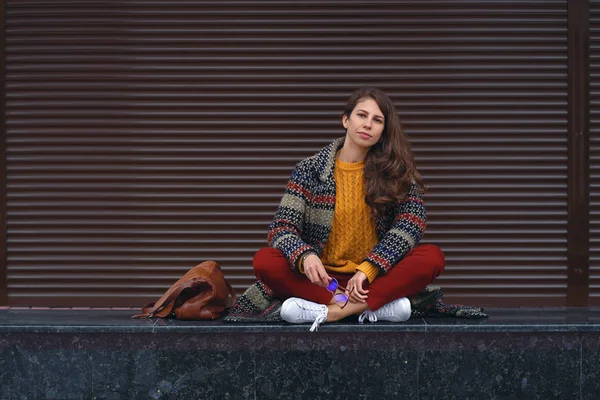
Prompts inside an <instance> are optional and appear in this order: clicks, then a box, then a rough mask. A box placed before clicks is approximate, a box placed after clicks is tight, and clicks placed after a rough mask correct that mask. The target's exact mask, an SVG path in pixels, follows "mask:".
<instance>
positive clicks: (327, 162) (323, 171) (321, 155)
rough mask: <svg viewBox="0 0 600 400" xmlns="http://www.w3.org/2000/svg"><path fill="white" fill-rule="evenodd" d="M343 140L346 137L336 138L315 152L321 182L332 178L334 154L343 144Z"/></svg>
mask: <svg viewBox="0 0 600 400" xmlns="http://www.w3.org/2000/svg"><path fill="white" fill-rule="evenodd" d="M345 140H346V137H341V138H338V139H336V140H334V141H333V142H331V143H330V144H329V145H327V147H325V148H324V149H322V150H321V151H320V152H318V153H317V171H319V179H320V180H321V181H322V182H325V181H327V180H331V179H333V167H334V165H335V154H336V152H337V151H338V149H339V148H340V147H342V146H343V145H344V141H345Z"/></svg>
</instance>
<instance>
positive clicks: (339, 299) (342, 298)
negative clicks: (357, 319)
mask: <svg viewBox="0 0 600 400" xmlns="http://www.w3.org/2000/svg"><path fill="white" fill-rule="evenodd" d="M336 289H340V290H343V291H344V292H346V291H347V289H346V288H345V287H343V286H340V284H339V283H338V281H337V279H335V278H333V279H332V280H331V282H329V285H328V286H327V290H329V291H330V292H331V293H332V294H333V300H334V301H335V303H336V304H337V305H338V306H340V308H344V307H346V304H348V296H346V294H345V293H338V294H335V291H336Z"/></svg>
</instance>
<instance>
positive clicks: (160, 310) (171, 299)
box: [131, 261, 236, 320]
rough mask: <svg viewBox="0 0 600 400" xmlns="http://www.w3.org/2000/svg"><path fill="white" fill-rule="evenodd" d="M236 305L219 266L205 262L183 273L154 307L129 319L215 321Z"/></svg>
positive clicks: (151, 306)
mask: <svg viewBox="0 0 600 400" xmlns="http://www.w3.org/2000/svg"><path fill="white" fill-rule="evenodd" d="M229 295H231V298H230V299H228V298H229ZM235 301H236V296H235V292H234V291H233V288H232V287H231V285H230V284H229V283H228V282H227V281H226V280H225V276H224V275H223V271H221V267H220V266H219V264H217V263H216V262H214V261H205V262H203V263H202V264H199V265H197V266H195V267H194V268H192V269H190V270H189V271H188V272H186V274H185V275H184V276H182V277H181V278H180V279H179V280H178V281H177V282H175V284H174V285H173V286H171V288H170V289H169V290H167V291H166V293H165V294H164V295H163V296H162V297H161V298H160V299H159V300H158V301H157V302H156V303H150V304H147V305H146V306H145V307H143V308H142V312H143V314H137V315H134V316H132V317H131V318H153V317H160V318H167V317H171V318H177V319H185V320H199V319H217V318H220V317H221V314H222V313H223V312H224V311H225V309H226V308H228V307H231V305H232V304H234V303H235Z"/></svg>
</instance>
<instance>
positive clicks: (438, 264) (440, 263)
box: [419, 244, 446, 279]
mask: <svg viewBox="0 0 600 400" xmlns="http://www.w3.org/2000/svg"><path fill="white" fill-rule="evenodd" d="M419 250H420V251H423V252H424V253H425V255H426V257H427V260H428V262H429V264H430V266H431V269H432V272H433V278H434V279H435V278H437V277H438V276H439V275H440V274H441V273H442V272H443V271H444V268H445V267H446V256H444V252H443V251H442V249H440V248H439V247H438V246H436V245H434V244H424V245H422V246H419Z"/></svg>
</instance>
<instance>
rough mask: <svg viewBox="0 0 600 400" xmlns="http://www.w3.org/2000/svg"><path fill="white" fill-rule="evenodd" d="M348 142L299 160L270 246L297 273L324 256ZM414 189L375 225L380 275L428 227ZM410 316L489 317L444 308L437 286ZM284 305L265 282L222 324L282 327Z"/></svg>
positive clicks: (373, 258)
mask: <svg viewBox="0 0 600 400" xmlns="http://www.w3.org/2000/svg"><path fill="white" fill-rule="evenodd" d="M343 143H344V138H340V139H338V140H336V141H334V142H333V143H331V144H330V145H329V146H327V147H325V148H324V149H323V150H321V151H320V152H319V153H317V154H316V155H314V156H313V157H310V158H307V159H306V160H303V161H301V162H300V163H299V164H298V165H297V166H296V169H295V170H294V172H293V174H292V178H291V179H290V181H289V183H288V184H287V187H286V189H285V194H284V196H283V199H282V200H281V204H280V205H279V209H278V210H277V213H276V214H275V218H274V219H273V223H272V224H271V226H270V228H269V235H268V240H269V245H270V246H271V247H274V248H277V249H279V250H281V251H282V252H283V254H284V255H285V256H286V257H287V259H288V262H289V264H290V266H291V267H292V268H294V269H297V266H298V261H299V259H300V257H301V256H302V254H304V253H305V252H307V251H310V250H313V251H316V252H317V253H318V254H321V252H322V251H323V249H324V247H325V244H326V243H327V239H328V238H329V234H330V233H331V223H332V220H333V212H334V208H335V179H334V177H333V168H334V165H335V153H336V150H337V149H338V148H340V147H341V146H342V145H343ZM417 189H418V188H417V185H416V184H413V185H412V187H411V189H410V191H409V194H408V196H407V198H406V200H405V201H403V202H400V203H398V204H396V205H395V206H394V207H393V209H392V210H391V212H390V214H389V215H386V216H385V217H384V218H381V219H379V220H377V221H376V228H377V234H378V235H379V243H378V244H377V245H376V246H375V247H374V248H373V250H372V251H371V252H370V253H369V254H368V255H367V256H366V257H365V260H368V261H370V262H371V263H373V264H374V265H377V266H378V267H379V268H380V270H381V272H382V273H385V272H387V271H389V270H390V268H392V267H393V266H394V265H395V264H396V263H397V262H398V261H400V260H401V259H402V258H403V257H404V256H405V255H406V254H407V253H408V252H409V251H410V250H411V249H412V248H413V247H414V246H415V245H416V244H417V243H418V242H419V240H420V239H421V237H422V236H423V231H424V230H425V226H426V214H425V207H424V206H423V199H422V198H421V196H420V194H419V193H418V190H417ZM410 302H411V309H412V311H411V313H412V317H457V318H487V314H486V313H485V312H484V310H483V309H482V308H480V307H470V306H463V305H453V304H446V303H444V302H443V293H442V291H441V289H440V288H439V287H436V286H428V287H426V288H425V289H424V290H423V292H421V293H418V294H416V295H414V296H411V297H410ZM281 305H282V300H281V299H279V298H277V297H276V295H275V293H274V292H273V290H272V289H271V288H269V287H268V286H266V285H265V284H264V283H263V282H261V281H256V282H255V283H254V284H253V285H251V286H250V287H249V288H247V289H246V291H245V292H244V293H243V294H242V295H241V296H240V297H239V298H238V300H237V302H236V303H235V305H233V307H231V308H230V309H229V310H228V312H227V315H225V317H224V318H223V321H224V322H238V323H240V322H241V323H245V322H259V323H261V322H262V323H264V322H281V321H283V320H282V319H281V315H280V310H281Z"/></svg>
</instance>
